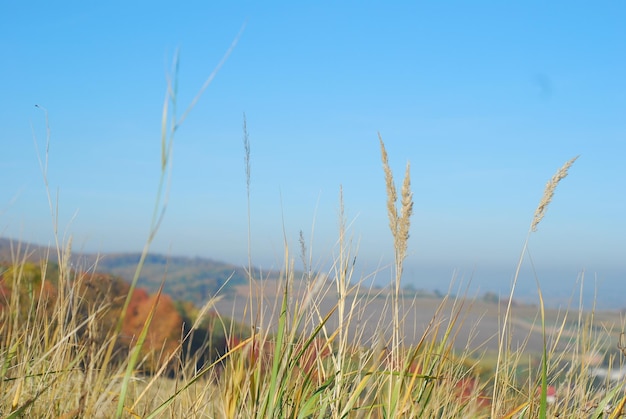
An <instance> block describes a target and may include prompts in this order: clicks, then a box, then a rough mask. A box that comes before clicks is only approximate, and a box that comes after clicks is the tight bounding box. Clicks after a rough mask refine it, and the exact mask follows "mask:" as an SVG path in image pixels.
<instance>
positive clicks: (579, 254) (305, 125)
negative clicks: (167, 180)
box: [0, 1, 626, 306]
mask: <svg viewBox="0 0 626 419" xmlns="http://www.w3.org/2000/svg"><path fill="white" fill-rule="evenodd" d="M300 3H301V2H283V3H273V2H246V3H241V2H238V3H236V4H235V3H234V2H188V3H178V4H175V3H173V2H163V3H161V2H143V3H139V2H99V3H92V2H65V3H63V4H61V3H57V2H2V3H1V4H0V48H1V50H2V59H1V63H2V64H1V65H0V76H1V77H0V126H1V127H2V129H1V130H0V145H1V149H2V151H1V152H0V173H2V175H1V177H0V179H1V180H0V234H1V235H2V236H8V237H13V238H18V239H21V240H24V241H31V242H36V243H40V244H47V243H52V242H53V240H52V230H53V229H52V224H53V223H52V221H51V217H50V210H49V207H48V203H47V198H46V193H45V187H44V182H43V178H42V175H41V171H40V169H39V164H38V161H37V153H36V149H35V145H34V144H35V141H34V139H33V137H34V136H36V138H37V141H38V143H39V151H40V153H42V152H43V149H44V148H45V138H46V125H45V119H44V113H43V111H42V110H41V109H37V108H36V107H35V104H38V105H40V106H42V107H45V108H46V109H47V110H48V112H49V121H50V129H51V143H50V150H49V183H50V188H51V192H52V195H53V198H54V197H55V196H56V195H57V192H58V205H59V227H60V234H61V236H63V235H66V236H67V235H70V234H71V235H72V236H73V237H74V248H75V250H83V251H90V252H109V251H138V250H140V249H141V248H142V246H143V243H144V242H145V240H146V237H147V233H148V229H149V225H150V218H151V214H152V208H153V206H154V201H155V194H156V189H157V185H158V180H159V170H160V121H161V109H162V104H163V99H164V95H165V89H166V75H167V73H168V72H169V71H170V68H171V62H172V58H173V56H174V53H175V51H176V49H177V48H179V49H180V70H179V77H178V83H179V94H178V103H179V108H180V112H179V114H180V113H182V110H183V109H184V108H185V107H186V106H187V104H189V102H190V101H191V100H192V98H193V97H194V95H195V93H196V92H197V91H198V89H199V88H200V87H201V85H202V84H203V82H204V80H205V79H206V78H207V76H208V75H209V74H210V73H211V72H212V70H213V69H214V68H215V66H216V65H217V63H218V62H219V61H220V59H221V57H222V56H223V55H224V53H225V52H226V50H227V49H228V48H229V46H230V44H231V42H232V41H233V39H234V38H235V37H236V36H237V34H238V33H239V31H240V29H241V27H242V26H243V25H244V24H245V29H244V31H243V34H242V35H241V38H240V40H239V42H238V44H237V45H236V47H235V49H234V51H233V52H232V54H231V55H230V57H229V58H228V60H227V61H226V63H225V64H224V66H223V67H222V68H221V70H220V71H219V73H218V74H217V76H216V77H215V79H214V80H213V82H212V84H211V85H210V87H209V88H208V89H207V90H206V92H205V94H204V96H203V97H202V99H201V100H200V102H199V103H198V104H197V106H196V107H195V109H194V110H193V111H192V113H191V114H190V115H189V118H188V119H187V120H186V121H185V123H184V125H183V126H182V127H181V128H180V130H179V131H178V132H177V135H176V138H175V144H174V152H173V167H172V177H171V193H170V197H169V203H168V207H167V212H166V215H165V219H164V221H163V224H162V228H161V230H160V232H159V235H158V236H157V239H156V240H155V243H154V246H153V248H152V250H154V251H157V252H163V253H169V254H173V255H188V256H202V257H210V258H214V259H218V260H224V261H227V262H233V263H236V264H242V265H243V264H245V263H246V260H247V215H246V213H247V209H246V208H247V207H246V178H245V170H244V147H243V141H242V119H243V113H244V112H245V113H246V115H247V123H248V132H249V139H250V145H251V173H252V178H251V195H250V197H251V212H252V216H251V224H252V229H251V236H252V255H253V263H255V264H256V265H260V266H262V267H264V268H272V267H274V268H275V267H280V265H281V263H282V258H283V246H282V240H283V226H284V231H285V235H286V237H287V240H288V242H289V244H290V245H291V246H292V252H293V255H294V256H296V255H297V254H298V252H299V243H298V236H299V232H300V231H301V230H302V232H303V234H304V237H305V240H306V241H307V245H308V246H309V247H310V248H311V249H312V252H313V264H314V266H317V267H320V268H323V267H326V266H328V264H329V261H330V260H332V257H333V254H336V252H337V247H336V246H335V243H336V240H337V231H338V213H339V190H340V187H343V196H344V202H345V212H346V218H347V220H348V223H349V233H350V235H351V237H352V238H353V243H354V246H353V247H354V251H355V252H357V250H358V257H357V268H358V269H359V270H360V272H373V271H375V270H376V269H377V268H378V267H384V266H387V265H388V264H389V263H390V262H391V261H392V251H391V249H392V245H391V243H392V241H391V235H390V233H389V230H388V226H387V225H388V224H387V218H386V217H387V215H386V204H385V199H386V198H385V186H384V178H383V171H382V167H381V163H380V149H379V145H378V139H377V133H378V132H380V133H381V135H382V137H383V139H384V140H385V142H386V145H387V151H388V153H389V159H390V163H391V166H392V169H393V170H394V173H395V175H396V181H397V182H398V183H399V182H400V181H401V178H402V175H403V172H404V167H405V164H406V162H407V161H410V163H411V179H412V185H413V190H414V200H415V214H414V217H413V224H412V228H411V239H410V243H409V256H408V259H407V268H406V274H405V278H404V280H405V281H406V282H407V283H413V284H414V285H415V286H416V287H418V288H426V289H435V288H436V289H440V290H443V291H445V290H447V288H448V284H449V282H450V280H451V279H452V278H453V276H454V275H455V274H454V273H453V272H455V270H456V272H457V275H458V280H459V281H462V282H464V283H467V281H469V280H470V278H471V281H472V286H473V287H475V288H477V289H479V290H480V291H481V292H482V291H487V290H494V291H500V292H506V291H507V290H508V287H509V284H510V280H511V277H512V274H513V272H514V269H515V265H516V262H517V259H518V257H519V253H520V251H521V248H522V245H523V242H524V239H525V237H526V233H527V231H528V226H529V224H530V221H531V219H532V216H533V212H534V210H535V208H536V206H537V203H538V201H539V199H540V198H541V195H542V193H543V188H544V185H545V183H546V181H547V180H548V179H549V178H550V177H551V176H552V175H553V174H554V172H555V171H556V170H557V169H558V168H559V167H560V166H561V165H562V164H563V163H564V162H566V161H567V160H569V159H570V158H572V157H573V156H575V155H578V154H580V156H581V157H580V158H579V160H578V161H577V162H576V163H575V165H574V166H573V167H572V169H571V170H570V175H569V176H568V177H567V178H566V179H565V180H563V181H562V182H561V184H560V185H559V187H558V189H557V192H556V196H555V198H554V201H553V202H552V203H551V205H550V207H549V209H548V212H547V215H546V217H545V219H544V220H543V222H542V223H541V224H540V226H539V230H538V231H537V232H536V233H534V234H533V235H532V237H531V240H530V250H531V254H532V257H533V261H534V262H535V265H536V268H537V272H538V275H539V279H540V281H541V282H542V285H543V287H544V289H545V290H546V291H547V292H549V293H550V296H551V297H552V296H554V297H555V298H556V296H557V294H558V296H565V297H567V296H569V295H570V294H571V292H572V290H573V289H574V288H575V287H576V286H577V285H576V284H577V278H578V276H579V273H580V272H581V271H583V270H585V271H586V279H585V281H586V289H587V291H586V292H587V293H591V294H593V292H594V290H593V287H594V280H597V286H598V295H599V297H600V298H599V299H600V301H605V300H606V301H610V302H611V304H617V305H622V306H626V302H622V301H621V300H620V298H619V296H620V295H621V296H623V295H626V194H625V192H626V191H625V185H626V164H625V163H624V155H625V154H626V77H625V75H626V24H624V22H626V5H624V3H622V2H603V3H602V4H600V3H593V4H592V3H588V2H572V1H568V2H560V3H559V2H551V3H550V4H545V2H516V3H512V2H495V1H494V2H455V3H444V2H406V3H403V2H325V1H324V2H309V4H307V5H302V4H300ZM389 276H390V272H389V271H388V270H383V271H382V272H380V273H379V274H378V278H377V281H378V282H379V283H385V282H386V281H388V279H389ZM534 290H535V283H534V279H533V278H532V276H531V275H530V274H529V273H528V272H526V271H525V272H524V274H523V278H522V281H521V284H520V293H522V294H523V293H527V294H528V295H532V293H533V292H534Z"/></svg>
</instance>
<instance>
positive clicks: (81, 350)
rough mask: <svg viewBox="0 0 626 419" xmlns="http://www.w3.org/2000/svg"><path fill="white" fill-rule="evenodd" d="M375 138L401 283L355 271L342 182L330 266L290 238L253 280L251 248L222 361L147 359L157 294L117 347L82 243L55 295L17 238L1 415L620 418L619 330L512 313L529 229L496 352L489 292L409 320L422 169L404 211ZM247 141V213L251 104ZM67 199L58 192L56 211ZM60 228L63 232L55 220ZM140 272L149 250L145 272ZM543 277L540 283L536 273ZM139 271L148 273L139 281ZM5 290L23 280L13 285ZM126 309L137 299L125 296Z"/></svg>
mask: <svg viewBox="0 0 626 419" xmlns="http://www.w3.org/2000/svg"><path fill="white" fill-rule="evenodd" d="M231 49H232V47H231ZM229 52H230V50H229ZM211 78H212V76H211V77H210V78H209V80H208V82H209V81H210V80H211ZM175 86H176V84H175V82H174V83H171V85H170V86H168V93H167V95H166V101H165V104H164V111H163V115H164V116H163V137H162V142H161V147H162V151H163V155H162V176H161V179H160V182H159V184H160V187H159V193H158V195H157V198H156V205H155V211H154V216H153V222H152V225H151V230H150V233H149V238H148V240H147V243H146V248H145V249H144V256H143V257H145V255H146V254H147V252H148V248H149V245H150V243H151V241H152V239H153V238H154V235H155V234H156V233H157V231H158V227H159V224H160V220H161V219H162V217H163V213H164V210H165V208H166V203H167V183H168V176H169V167H170V164H169V163H170V160H169V159H170V150H171V144H172V138H173V135H174V133H175V131H176V129H177V128H178V127H179V126H180V124H181V123H182V121H183V120H184V119H185V118H186V116H187V114H188V111H186V112H185V113H184V114H183V117H182V118H181V119H176V116H175V103H176V101H175V96H176V87H175ZM203 89H204V87H203ZM194 103H195V99H194ZM192 106H193V103H192ZM379 143H380V150H381V158H382V163H383V174H384V179H385V187H386V191H387V212H388V216H389V226H390V230H391V234H392V237H393V246H394V248H393V250H394V264H393V270H392V272H391V273H390V292H380V291H377V290H374V289H368V288H367V287H365V286H364V285H363V281H364V280H365V278H355V277H354V272H355V270H354V268H355V266H354V264H355V255H356V253H357V252H356V251H355V249H354V246H353V242H352V240H351V236H350V234H351V233H350V231H349V229H348V227H347V226H348V223H347V222H346V220H345V219H344V217H345V215H344V207H343V205H344V203H343V197H342V190H341V189H340V197H339V205H340V223H339V231H338V239H337V245H336V249H335V254H334V257H333V261H332V262H333V263H332V267H331V269H330V270H329V271H328V272H319V273H314V272H313V271H310V270H309V269H305V271H306V272H305V273H304V274H303V276H302V277H301V278H299V277H296V275H298V273H297V272H296V270H295V269H294V258H293V256H292V249H290V247H289V246H288V245H287V241H286V240H285V245H284V261H283V269H282V272H281V275H280V279H279V281H278V282H276V283H269V282H266V281H265V279H264V278H255V277H253V270H252V268H251V266H252V249H250V247H248V255H249V261H248V272H249V285H248V286H247V287H245V288H243V290H245V291H247V293H246V294H245V298H244V300H245V301H242V302H241V303H240V305H239V306H241V307H243V309H242V310H243V311H242V312H241V318H240V320H243V321H245V322H247V323H248V324H249V325H250V326H251V329H250V331H249V333H245V334H242V333H240V331H239V330H237V329H236V328H235V327H234V326H232V323H229V322H228V320H227V319H225V318H221V317H220V318H219V319H220V321H221V322H222V324H223V325H224V328H225V329H226V330H227V333H228V339H229V343H230V346H229V349H228V351H227V353H225V354H223V356H221V357H219V359H217V360H211V361H207V362H206V363H204V364H203V365H195V364H193V365H191V364H189V363H187V364H186V363H185V361H184V359H185V356H184V355H185V353H184V351H185V346H184V345H183V344H179V345H178V347H177V348H176V350H175V351H174V352H173V353H172V354H171V355H169V356H162V354H161V353H160V352H159V351H158V350H154V351H153V352H152V353H150V354H149V355H148V356H147V357H145V358H142V357H140V356H139V354H140V349H141V345H142V341H143V339H144V338H145V331H146V330H147V328H148V326H149V324H150V322H151V321H158V319H152V315H153V314H154V308H155V307H156V303H155V307H153V310H152V312H151V315H150V316H148V320H147V321H146V322H145V325H144V329H143V330H142V333H141V336H140V337H139V339H138V340H137V343H135V344H134V345H133V346H131V347H130V348H129V355H128V356H127V357H124V358H122V359H119V358H115V357H114V356H113V353H114V352H115V350H116V347H117V346H116V343H119V334H120V327H119V324H121V322H122V321H123V319H124V317H123V316H124V313H125V311H124V310H122V312H121V314H120V315H119V319H118V323H117V325H116V326H114V327H112V328H110V329H104V328H103V327H102V326H101V325H102V323H101V322H100V319H102V317H103V316H106V315H107V313H108V312H109V310H110V306H109V304H108V303H107V302H106V301H102V302H100V303H98V304H92V303H90V302H89V301H86V300H85V295H84V293H83V292H82V291H81V290H82V288H81V286H80V285H81V281H83V280H84V275H77V274H76V272H75V271H73V270H72V269H70V264H69V260H70V254H71V239H69V240H66V241H63V240H60V239H58V240H57V246H56V250H57V253H58V265H59V273H58V278H59V279H58V284H57V289H58V296H57V298H56V300H55V303H54V304H52V303H50V301H51V300H50V299H49V298H48V296H47V294H46V292H45V290H46V289H47V288H46V283H47V282H49V281H51V278H52V276H51V274H50V271H49V269H50V267H49V266H48V265H47V264H46V263H42V264H41V266H40V267H39V270H38V271H37V272H36V273H37V274H38V275H39V276H40V277H41V283H40V284H39V283H38V284H36V285H37V286H34V285H35V284H34V283H33V282H32V280H31V279H32V278H33V277H34V276H33V274H34V273H35V272H31V271H29V269H30V268H28V266H30V265H28V264H26V261H27V260H28V258H29V254H28V251H27V249H21V248H20V247H19V245H17V246H16V251H15V252H14V253H13V260H12V268H11V269H10V270H7V271H4V272H1V274H2V282H0V286H1V287H0V291H1V292H0V298H3V300H2V301H0V307H1V308H0V320H1V321H0V371H1V373H2V375H1V377H0V415H2V416H4V417H9V418H17V417H62V418H73V417H107V418H108V417H133V418H136V417H142V418H143V417H145V418H153V417H176V418H178V417H245V418H268V417H270V418H286V417H289V418H348V417H349V418H352V417H355V418H387V417H412V418H413V417H415V418H420V417H421V418H487V417H498V418H513V417H515V418H535V417H548V416H550V417H568V418H583V417H584V418H586V417H594V418H600V417H611V418H617V417H619V416H620V415H621V414H622V409H623V407H624V404H626V397H625V396H624V394H623V390H622V389H623V384H624V380H623V379H622V380H621V381H618V382H615V381H610V380H608V379H606V380H605V381H603V382H602V383H600V385H598V383H597V382H595V381H594V378H593V377H592V374H591V372H592V369H593V368H594V366H596V364H594V362H597V361H596V359H595V358H597V356H596V354H598V353H603V352H605V351H606V349H607V348H608V347H610V345H611V344H612V343H611V341H610V340H611V337H612V336H613V333H615V332H614V331H612V330H610V329H609V327H608V326H607V327H606V328H604V329H603V328H598V327H597V319H595V318H594V316H595V313H594V312H591V313H585V312H584V311H583V309H582V304H580V306H579V307H578V309H577V310H573V313H574V314H571V312H569V311H567V312H565V313H557V314H554V313H552V314H550V313H547V312H546V310H545V309H544V306H543V300H542V299H541V293H540V301H539V302H538V303H539V306H538V308H537V309H536V310H534V317H533V316H532V315H531V314H530V312H529V313H525V312H523V311H522V309H521V308H520V309H517V311H516V313H517V314H518V316H521V317H516V316H515V315H514V314H513V309H514V307H513V305H512V301H513V294H514V289H515V284H516V281H517V276H518V274H519V268H520V266H521V263H522V261H523V259H524V254H525V253H526V250H527V247H528V238H527V240H526V243H525V245H524V249H523V251H522V256H521V257H520V261H519V263H518V267H517V273H516V276H515V280H514V282H513V286H512V289H511V293H510V298H509V299H508V302H506V309H505V311H504V315H503V316H502V315H501V314H502V313H501V312H500V311H499V312H498V316H497V320H498V321H501V323H500V324H499V325H498V328H497V330H496V333H499V339H496V342H497V345H496V352H497V354H496V355H492V354H491V353H490V352H488V351H484V350H482V349H484V348H482V349H481V345H480V344H478V345H477V344H476V343H475V340H476V337H477V336H480V331H481V321H482V319H483V317H482V316H483V315H482V314H478V315H474V314H471V313H475V310H476V309H477V308H480V307H484V306H483V305H481V304H482V303H480V302H472V300H471V299H466V298H462V297H453V296H452V295H451V294H450V295H447V296H444V298H443V299H442V300H438V301H436V304H434V305H432V307H431V310H432V311H431V312H429V314H428V315H429V317H428V320H427V321H423V322H418V321H412V320H411V317H410V316H409V312H410V310H414V313H418V312H419V313H421V314H423V311H424V307H425V304H422V305H420V304H419V303H420V301H419V300H417V299H416V300H413V301H411V300H408V299H407V298H405V296H404V295H402V293H401V279H402V272H403V263H404V260H405V258H406V254H407V249H408V240H409V232H410V225H411V216H412V213H413V195H412V192H411V180H410V166H409V164H407V166H406V172H405V176H404V180H403V183H402V188H401V191H400V202H399V207H398V194H397V190H396V187H395V183H394V179H393V174H392V171H391V169H390V165H389V162H388V155H387V151H386V149H385V144H384V142H383V140H382V137H381V136H380V135H379ZM244 150H245V163H246V165H245V169H246V190H247V193H248V223H250V213H249V212H250V211H249V209H250V202H249V196H250V178H251V173H250V160H251V152H250V142H249V139H248V130H247V123H246V120H245V116H244ZM42 160H43V159H42ZM575 160H576V159H575V158H574V159H572V160H570V161H569V162H567V163H566V164H565V165H564V166H563V167H562V168H561V169H560V170H559V171H558V172H557V174H556V175H555V176H554V177H553V178H552V179H551V180H550V181H549V182H548V184H547V186H546V191H545V193H544V197H543V198H542V200H541V202H540V204H539V206H538V208H537V211H536V212H535V215H534V217H533V221H532V223H531V226H530V230H529V233H528V236H530V233H531V232H533V231H535V230H536V228H537V225H538V224H539V222H541V220H542V218H543V216H544V214H545V211H546V209H547V206H548V204H549V203H550V201H551V200H552V198H553V195H554V192H555V188H556V186H557V184H558V183H559V182H560V181H561V180H562V179H563V178H564V177H565V176H566V175H567V172H568V170H569V168H570V167H571V166H572V164H573V163H574V161H575ZM47 166H48V159H47V154H46V156H45V163H43V162H42V172H43V174H44V183H46V185H47V175H46V171H47ZM49 198H50V195H49ZM57 206H58V204H54V203H53V202H52V200H51V199H50V208H51V213H52V215H53V220H54V219H55V213H56V208H57ZM54 228H55V232H56V231H57V227H56V224H55V227H54ZM300 238H301V240H300V243H299V244H300V249H299V250H300V252H301V253H302V255H301V257H302V259H303V261H305V265H306V260H307V255H306V252H307V247H306V243H305V240H304V237H303V235H301V237H300ZM142 260H143V258H142ZM308 260H311V257H310V255H309V257H308ZM95 268H96V267H91V269H94V270H95ZM140 270H141V262H140V263H139V265H138V267H137V273H136V277H137V276H138V274H139V271H140ZM373 274H377V275H380V274H381V272H375V273H373ZM535 279H536V281H537V284H538V289H539V292H541V289H540V287H539V280H538V279H537V278H535ZM135 282H136V278H135V280H133V284H132V286H131V292H132V287H133V286H134V285H135ZM272 284H273V285H272ZM7 289H8V290H13V292H6V290H7ZM18 290H19V291H22V292H18ZM129 295H130V294H129ZM461 295H463V293H461ZM216 304H218V301H217V300H214V301H209V302H208V303H207V304H206V305H205V306H204V307H203V308H202V309H200V310H199V313H198V315H197V318H196V319H195V323H194V325H193V327H192V328H191V332H190V333H193V331H194V330H197V329H198V328H199V327H201V323H202V320H203V318H204V317H205V316H206V315H207V313H208V312H209V310H210V309H212V308H214V306H215V305H216ZM127 306H128V299H127V300H126V305H125V306H124V307H125V308H126V307H127ZM268 307H269V308H270V309H268ZM495 307H500V305H495ZM83 309H84V310H83ZM472 316H473V317H472ZM528 317H532V319H530V320H529V319H528ZM151 319H152V320H151ZM572 319H574V320H572ZM418 323H419V324H418ZM227 324H229V325H230V326H226V325H227ZM520 324H523V325H525V327H528V328H529V329H531V330H529V331H528V334H527V335H526V337H524V338H523V339H519V340H518V341H516V340H514V338H513V330H514V326H515V325H518V328H517V330H519V325H520ZM537 327H538V328H539V329H540V331H541V341H540V344H539V348H540V353H539V356H538V357H533V356H529V352H528V351H527V350H526V349H527V345H528V344H529V342H530V341H531V340H532V339H533V338H534V337H535V332H534V331H533V330H532V329H534V328H537ZM410 331H412V338H411V339H409V338H408V336H409V334H410ZM494 334H495V333H494ZM516 336H519V335H516ZM186 338H189V336H188V335H184V336H183V335H181V340H180V341H181V342H183V341H184V340H185V339H186ZM481 339H482V336H481ZM96 342H104V344H102V345H99V344H96ZM172 361H176V362H174V363H175V364H176V365H178V368H176V369H175V371H174V373H173V377H168V378H166V377H165V371H166V370H167V369H168V366H171V365H172ZM146 362H151V363H152V364H153V365H155V366H156V368H154V369H153V370H152V375H145V374H143V373H142V372H141V366H142V365H143V364H144V363H146ZM609 364H610V366H611V368H614V369H615V368H616V367H617V366H619V365H621V354H620V353H619V352H617V354H615V356H613V357H612V358H610V359H609ZM551 386H556V388H557V389H558V394H557V399H556V401H554V402H553V403H549V400H548V389H549V388H550V387H551Z"/></svg>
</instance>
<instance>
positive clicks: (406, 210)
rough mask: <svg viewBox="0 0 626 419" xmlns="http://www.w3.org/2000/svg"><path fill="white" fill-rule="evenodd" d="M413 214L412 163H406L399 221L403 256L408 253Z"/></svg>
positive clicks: (399, 236)
mask: <svg viewBox="0 0 626 419" xmlns="http://www.w3.org/2000/svg"><path fill="white" fill-rule="evenodd" d="M412 214H413V192H411V165H410V163H407V164H406V172H405V173H404V182H402V208H401V209H400V220H399V223H398V234H397V236H398V239H397V241H398V243H397V244H398V246H399V247H398V248H399V249H401V251H402V252H401V253H402V257H404V255H405V254H406V247H407V242H408V241H409V229H410V227H411V215H412Z"/></svg>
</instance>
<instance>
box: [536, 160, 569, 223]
mask: <svg viewBox="0 0 626 419" xmlns="http://www.w3.org/2000/svg"><path fill="white" fill-rule="evenodd" d="M578 157H579V156H576V157H574V158H573V159H571V160H570V161H568V162H567V163H565V164H564V165H563V167H561V168H560V169H559V170H557V172H556V173H555V174H554V176H552V179H550V180H549V181H548V183H547V184H546V189H545V190H544V192H543V197H542V198H541V201H539V205H538V206H537V209H536V210H535V216H534V217H533V222H532V224H531V225H530V231H532V232H535V231H537V225H538V224H539V223H540V222H541V220H542V219H543V216H544V215H546V210H547V209H548V205H550V201H552V197H553V196H554V191H555V189H556V186H557V185H558V184H559V182H560V181H561V180H562V179H563V178H565V177H566V176H567V171H568V170H569V168H570V167H571V166H572V164H574V162H575V161H576V159H577V158H578Z"/></svg>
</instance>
